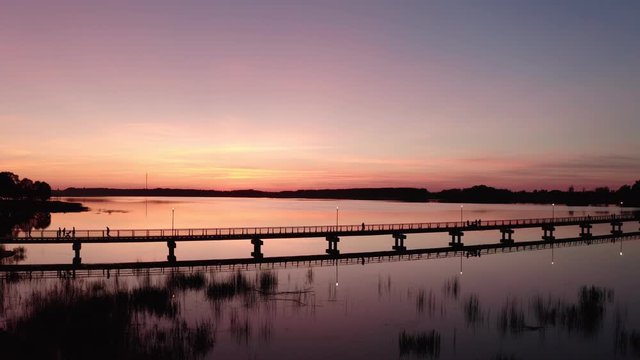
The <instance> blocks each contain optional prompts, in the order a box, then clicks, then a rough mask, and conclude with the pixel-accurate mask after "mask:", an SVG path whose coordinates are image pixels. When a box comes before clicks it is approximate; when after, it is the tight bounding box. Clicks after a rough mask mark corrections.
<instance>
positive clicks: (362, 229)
mask: <svg viewBox="0 0 640 360" xmlns="http://www.w3.org/2000/svg"><path fill="white" fill-rule="evenodd" d="M362 231H364V222H363V223H362Z"/></svg>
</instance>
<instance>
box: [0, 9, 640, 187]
mask: <svg viewBox="0 0 640 360" xmlns="http://www.w3.org/2000/svg"><path fill="white" fill-rule="evenodd" d="M0 129H1V134H2V136H1V139H2V140H1V141H0V171H12V172H14V173H17V174H18V175H20V176H21V177H29V178H32V179H34V180H36V179H38V180H46V181H48V182H49V183H50V184H51V185H52V186H53V187H54V188H65V187H69V186H76V187H95V186H108V187H144V183H145V173H148V174H149V186H150V187H183V188H203V189H244V188H255V189H263V190H279V189H299V188H343V187H378V186H416V187H426V188H427V189H429V190H438V189H442V188H450V187H461V186H469V185H474V184H486V185H491V186H496V187H508V188H511V189H533V188H547V189H552V188H559V189H566V188H567V187H568V186H570V185H573V186H575V187H576V188H577V189H579V188H582V187H586V188H593V187H595V186H610V187H612V188H617V187H619V186H620V185H622V184H631V183H633V182H634V181H635V180H638V179H640V142H639V135H640V2H639V1H555V0H554V1H539V0H535V1H533V0H532V1H475V0H474V1H466V2H465V1H424V0H416V1H373V0H362V1H356V0H340V1H326V0H322V1H300V0H296V1H242V0H233V1H161V0H151V1H86V0H82V1H55V2H54V1H29V0H17V1H7V0H0Z"/></svg>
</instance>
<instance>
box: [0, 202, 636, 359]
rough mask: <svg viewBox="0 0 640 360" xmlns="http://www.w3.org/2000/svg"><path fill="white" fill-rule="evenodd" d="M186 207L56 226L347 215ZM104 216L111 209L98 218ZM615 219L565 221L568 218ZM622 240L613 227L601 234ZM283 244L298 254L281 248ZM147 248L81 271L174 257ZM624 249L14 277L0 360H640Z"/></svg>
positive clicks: (480, 208) (331, 207)
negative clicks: (30, 359)
mask: <svg viewBox="0 0 640 360" xmlns="http://www.w3.org/2000/svg"><path fill="white" fill-rule="evenodd" d="M227 200H228V201H227ZM180 201H183V200H178V202H173V203H167V202H164V200H162V199H159V200H157V202H155V203H153V204H154V205H151V204H148V205H147V206H148V207H147V217H144V212H143V211H144V209H143V208H141V203H140V201H139V200H137V199H122V200H118V201H115V202H113V201H111V200H103V201H102V202H95V204H94V203H91V202H88V203H87V205H89V206H90V207H91V208H92V211H91V212H90V213H86V214H62V215H60V214H53V215H52V224H51V227H53V228H56V227H58V226H60V227H70V226H76V228H86V227H94V228H97V227H98V226H97V225H96V224H97V223H98V224H100V223H102V224H107V225H109V226H110V227H112V228H118V227H127V228H136V227H166V226H164V225H162V223H163V222H166V218H167V213H168V214H169V216H170V209H171V207H175V208H176V209H178V210H180V211H179V212H178V211H177V213H178V214H180V213H184V214H187V213H188V214H189V220H187V219H186V218H185V219H181V220H180V221H182V222H183V223H184V227H189V226H218V225H216V224H210V223H208V222H207V221H208V219H210V217H211V216H213V215H212V214H214V212H213V211H212V209H213V208H224V207H229V208H233V211H229V212H225V213H223V214H222V215H219V217H220V219H221V220H220V224H221V226H242V225H255V226H259V225H302V224H305V225H307V224H309V225H314V224H318V225H320V224H327V223H329V222H330V221H331V218H332V215H333V216H335V213H333V212H332V211H335V202H331V201H295V200H283V201H280V200H274V201H272V200H264V199H263V200H258V201H254V200H246V199H223V200H221V203H216V204H211V202H210V201H209V200H200V199H196V200H194V201H192V200H190V199H188V200H184V201H183V202H180ZM215 201H217V199H215V200H214V202H215ZM339 203H340V211H341V216H342V215H343V214H342V213H343V212H344V216H345V222H348V223H358V222H362V221H367V222H368V223H374V222H380V223H382V222H384V223H387V222H409V221H441V220H442V221H446V220H455V215H456V213H457V216H459V207H458V206H457V205H455V204H397V203H379V202H373V203H371V202H351V201H341V202H339ZM187 204H189V205H187ZM232 204H233V206H232ZM270 204H271V205H270ZM191 206H193V209H192V210H188V209H191V208H190V207H191ZM98 207H99V208H100V209H104V210H101V211H97V208H98ZM476 207H477V208H476ZM474 208H476V209H477V212H478V213H474ZM252 209H253V210H252ZM256 209H257V210H256ZM356 209H357V214H358V215H356V214H355V213H356ZM106 210H123V211H126V212H113V211H112V212H109V211H106ZM167 210H168V212H167ZM242 210H243V211H244V212H243V211H242ZM546 210H547V209H546V207H544V206H529V205H527V206H521V205H504V206H502V205H473V204H466V205H465V213H467V211H468V212H469V216H470V217H471V218H482V219H490V218H523V217H542V216H545V215H544V212H545V211H546ZM617 210H618V209H617V208H599V209H598V208H576V209H571V210H569V208H562V207H559V206H556V216H563V215H565V214H563V212H568V211H576V212H583V213H584V214H589V213H590V214H592V215H593V214H594V213H595V211H612V212H614V213H615V212H616V211H617ZM325 211H326V212H327V213H328V214H325ZM350 211H351V212H352V214H351V215H349V213H350ZM591 211H593V212H591ZM583 213H576V215H582V214H583ZM509 214H511V215H509ZM349 216H351V218H349ZM127 217H129V220H127ZM362 218H365V219H364V220H360V219H362ZM143 219H146V220H143ZM178 219H180V217H177V220H178ZM247 219H253V222H252V221H249V220H247ZM301 219H304V220H305V221H303V220H301ZM245 220H247V221H245ZM333 220H335V218H333ZM145 221H147V222H146V223H145ZM169 221H170V218H169ZM177 223H180V222H179V221H177ZM127 224H129V225H127ZM634 226H635V224H634ZM538 230H539V229H535V230H532V231H531V233H530V235H529V236H527V232H526V231H525V230H522V231H520V230H518V231H517V233H516V237H515V238H516V241H517V239H519V238H524V239H526V240H532V239H538V238H539V237H540V235H541V234H540V231H538ZM608 230H609V228H608V226H605V227H603V228H600V229H598V228H596V229H594V233H598V231H600V233H606V232H608ZM563 231H566V232H567V233H568V234H569V236H575V235H576V234H577V232H578V230H577V228H571V229H565V230H563ZM559 236H560V234H559ZM498 237H499V233H498V232H495V233H493V232H484V233H482V234H478V235H477V237H476V238H473V236H472V235H471V234H469V236H468V237H467V235H465V238H464V239H463V241H464V242H465V243H473V242H481V241H487V242H488V241H491V242H495V241H497V239H498ZM377 238H379V239H377ZM307 241H308V242H309V245H308V246H309V248H308V250H309V251H310V252H311V253H322V252H323V251H324V247H325V244H324V241H323V240H322V239H309V240H307ZM428 241H434V242H438V244H439V246H442V245H444V244H446V242H448V239H447V238H446V237H445V238H438V237H437V236H434V237H433V238H429V237H428V236H410V237H409V239H408V240H407V241H406V244H407V246H408V247H409V248H411V247H412V246H417V245H418V244H419V245H421V246H425V245H428ZM279 244H285V245H284V246H283V248H282V249H280V248H278V246H280V245H279ZM294 244H295V245H296V246H297V245H298V244H299V242H298V241H296V240H292V241H290V242H288V240H287V241H280V240H278V241H274V242H273V244H269V243H268V244H267V246H265V247H264V252H265V253H267V254H269V253H271V252H273V253H276V252H277V251H281V252H284V251H285V250H287V249H285V248H286V247H287V246H288V247H291V246H292V245H294ZM303 244H304V243H303ZM148 245H149V247H148V248H146V247H145V246H147V245H144V246H141V245H136V246H134V247H131V248H129V251H135V252H136V254H135V255H131V254H126V253H121V252H117V251H116V252H109V251H108V250H109V249H108V248H106V247H105V248H103V249H100V251H96V252H95V253H92V252H91V251H90V250H88V249H87V250H85V248H84V247H83V259H86V258H91V259H94V260H95V259H96V258H101V257H100V256H103V257H104V258H105V259H109V260H114V259H116V260H119V259H120V258H121V257H122V258H126V256H125V255H128V256H141V255H140V254H141V253H143V252H147V251H148V252H149V253H150V254H151V255H149V254H147V253H145V254H144V255H145V256H149V257H150V258H153V256H156V255H153V254H155V253H154V251H155V252H157V257H158V258H159V259H163V258H164V257H165V256H166V253H165V248H164V245H163V244H148ZM269 245H271V246H269ZM316 245H317V246H316ZM391 245H392V239H390V238H389V239H387V238H386V237H373V238H368V239H359V240H358V239H352V240H343V241H341V243H340V247H341V250H343V252H346V251H348V250H346V249H361V248H365V249H367V250H379V249H387V248H390V247H391ZM192 246H193V249H190V248H189V246H187V245H183V244H179V245H178V249H177V255H178V257H179V258H184V257H185V256H187V254H189V251H193V256H195V255H199V257H196V258H202V257H203V253H204V254H205V255H204V256H205V257H206V256H207V255H206V254H213V256H219V257H223V256H222V255H226V254H233V253H234V251H237V253H238V254H240V255H241V256H245V257H246V256H247V255H248V253H249V251H250V246H249V244H244V243H242V244H240V243H239V242H236V243H232V244H222V245H220V244H211V243H210V242H207V243H203V244H194V245H192ZM209 246H212V247H214V246H217V248H215V249H209V248H208V247H209ZM304 246H307V245H302V248H303V249H306V248H304ZM620 246H621V244H620V242H617V243H615V244H600V245H591V246H580V247H569V248H556V249H554V250H553V253H552V251H551V250H541V251H530V252H519V253H506V254H500V255H491V256H482V257H470V258H466V257H461V258H444V259H434V260H415V261H403V262H392V263H366V264H364V265H343V266H340V265H338V266H328V267H311V268H308V267H300V268H287V269H282V268H281V269H278V270H250V271H242V272H217V271H213V270H212V271H207V272H202V273H198V272H196V273H187V274H181V275H170V274H165V275H153V276H145V275H140V276H138V277H114V276H111V277H109V278H98V279H89V278H85V279H80V278H79V279H45V280H27V279H22V280H11V278H8V279H4V280H2V282H0V299H1V300H0V346H2V348H3V349H5V350H4V351H5V352H4V353H3V354H5V355H7V356H8V357H9V358H10V357H11V354H20V355H22V356H24V355H25V354H26V355H34V357H40V358H51V357H54V356H58V355H60V356H61V357H62V358H77V359H80V358H127V357H128V358H155V359H162V358H208V359H213V358H251V359H254V358H255V359H276V358H277V359H298V358H307V359H327V358H349V359H387V358H406V359H410V358H423V359H468V358H477V359H539V358H547V359H565V358H582V359H613V358H637V357H638V356H640V311H639V309H640V293H639V290H638V287H637V280H636V277H637V276H636V274H638V271H639V270H640V265H639V262H638V261H637V259H638V257H639V256H640V242H639V241H625V242H624V244H623V246H624V255H623V256H620V255H619V252H620ZM225 247H226V250H224V249H225ZM235 247H237V248H235ZM316 247H317V251H316ZM36 248H37V247H30V248H29V249H28V252H27V257H28V259H30V260H31V261H33V262H40V260H42V259H48V256H53V257H54V259H53V260H54V262H56V261H57V260H60V259H64V261H67V260H69V259H70V258H71V251H70V249H67V248H66V247H64V248H60V253H59V254H57V253H56V254H54V255H51V254H48V253H43V254H36V251H37V250H35V249H36ZM87 248H88V246H87ZM156 248H157V249H156ZM288 250H289V251H291V249H288ZM295 250H296V251H299V249H297V248H296V249H295ZM85 251H86V252H85ZM224 251H227V252H226V253H225V252H224ZM101 252H106V254H102V255H101V254H100V253H101ZM205 252H206V253H205ZM56 256H57V257H59V258H56ZM552 257H553V260H554V263H553V265H552V264H551V260H552ZM461 267H462V269H463V274H462V275H460V270H461ZM16 357H18V356H16Z"/></svg>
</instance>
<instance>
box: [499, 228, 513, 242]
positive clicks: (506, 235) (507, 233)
mask: <svg viewBox="0 0 640 360" xmlns="http://www.w3.org/2000/svg"><path fill="white" fill-rule="evenodd" d="M500 232H501V233H502V239H500V242H501V243H503V244H513V238H512V237H511V236H512V235H513V233H514V232H515V231H513V229H510V228H502V229H500Z"/></svg>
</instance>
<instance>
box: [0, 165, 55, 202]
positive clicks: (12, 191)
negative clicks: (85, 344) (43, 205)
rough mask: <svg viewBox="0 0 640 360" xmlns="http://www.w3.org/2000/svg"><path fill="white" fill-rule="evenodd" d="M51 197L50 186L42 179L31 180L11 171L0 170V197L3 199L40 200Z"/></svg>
mask: <svg viewBox="0 0 640 360" xmlns="http://www.w3.org/2000/svg"><path fill="white" fill-rule="evenodd" d="M50 197H51V186H49V184H47V183H46V182H44V181H35V182H34V181H32V180H31V179H28V178H24V179H22V180H20V177H19V176H18V175H16V174H14V173H12V172H8V171H4V172H0V199H5V200H9V199H10V200H40V201H46V200H48V199H49V198H50Z"/></svg>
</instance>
